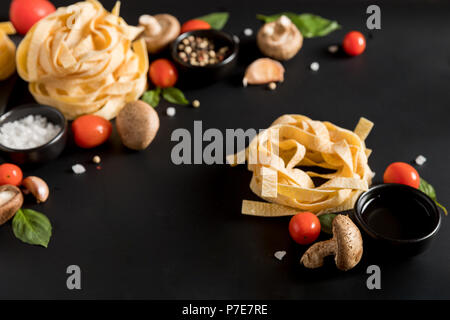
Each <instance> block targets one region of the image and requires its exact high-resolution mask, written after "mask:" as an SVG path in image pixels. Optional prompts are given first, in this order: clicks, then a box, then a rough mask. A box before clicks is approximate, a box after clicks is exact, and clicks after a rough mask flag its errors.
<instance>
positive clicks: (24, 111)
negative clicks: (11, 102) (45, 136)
mask: <svg viewBox="0 0 450 320" xmlns="http://www.w3.org/2000/svg"><path fill="white" fill-rule="evenodd" d="M29 115H41V116H43V117H45V118H47V119H48V121H50V122H52V123H53V124H55V125H59V126H60V127H61V131H60V132H59V133H58V134H57V135H56V136H55V137H54V138H53V139H52V140H50V141H49V142H47V143H46V144H44V145H42V146H39V147H36V148H32V149H25V150H18V149H11V148H8V147H6V146H4V145H1V144H0V153H1V154H2V156H3V157H4V158H7V159H9V160H11V161H12V162H14V163H16V164H18V165H24V164H27V165H33V164H42V163H45V162H48V161H50V160H53V159H56V158H57V157H58V156H59V155H60V154H61V152H62V151H63V150H64V148H65V146H66V143H67V131H68V126H67V120H66V118H65V117H64V115H63V114H62V113H61V112H60V111H59V110H57V109H55V108H52V107H49V106H44V105H40V104H28V105H24V106H20V107H17V108H14V109H12V110H11V111H9V112H7V113H5V114H4V115H2V116H1V117H0V127H1V126H2V125H3V124H5V123H8V122H12V121H16V120H20V119H23V118H25V117H26V116H29Z"/></svg>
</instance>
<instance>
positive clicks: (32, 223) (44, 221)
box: [12, 209, 52, 248]
mask: <svg viewBox="0 0 450 320" xmlns="http://www.w3.org/2000/svg"><path fill="white" fill-rule="evenodd" d="M12 228H13V232H14V235H15V236H16V238H18V239H20V240H22V241H23V242H25V243H28V244H36V245H41V246H43V247H45V248H47V246H48V243H49V241H50V237H51V236H52V225H51V223H50V221H49V220H48V218H47V217H46V216H45V215H43V214H42V213H39V212H37V211H34V210H30V209H21V210H19V211H18V212H17V213H16V215H15V216H14V219H13V221H12Z"/></svg>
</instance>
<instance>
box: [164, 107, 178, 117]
mask: <svg viewBox="0 0 450 320" xmlns="http://www.w3.org/2000/svg"><path fill="white" fill-rule="evenodd" d="M166 113H167V115H168V116H169V117H173V116H175V113H176V111H175V108H174V107H168V108H167V110H166Z"/></svg>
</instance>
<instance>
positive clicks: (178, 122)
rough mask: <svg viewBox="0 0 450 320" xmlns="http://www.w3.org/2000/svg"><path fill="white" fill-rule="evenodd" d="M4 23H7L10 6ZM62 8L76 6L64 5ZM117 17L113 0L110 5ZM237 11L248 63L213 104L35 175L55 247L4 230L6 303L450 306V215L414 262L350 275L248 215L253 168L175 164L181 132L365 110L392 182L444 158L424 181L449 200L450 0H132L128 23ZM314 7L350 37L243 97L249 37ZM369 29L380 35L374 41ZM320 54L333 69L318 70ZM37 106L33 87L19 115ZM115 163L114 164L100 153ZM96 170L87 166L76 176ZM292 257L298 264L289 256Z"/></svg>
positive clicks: (231, 25)
mask: <svg viewBox="0 0 450 320" xmlns="http://www.w3.org/2000/svg"><path fill="white" fill-rule="evenodd" d="M3 2H4V3H3V5H2V8H1V9H0V21H4V20H7V18H8V17H7V6H6V5H5V3H6V2H7V1H3ZM53 2H54V3H55V4H56V5H57V6H60V5H66V4H68V3H71V1H56V0H55V1H53ZM102 3H103V4H104V5H105V7H106V8H107V9H111V8H112V7H113V1H106V0H102ZM373 3H378V4H379V5H380V6H381V11H382V30H379V31H372V32H369V31H368V30H367V29H366V28H365V21H366V18H367V15H366V13H365V11H366V8H367V6H368V5H369V4H373ZM222 10H226V11H229V12H230V14H231V18H230V20H229V22H228V24H227V26H226V27H225V30H226V31H229V32H232V33H234V34H237V35H239V36H240V37H241V38H242V41H243V42H244V43H243V47H244V50H243V51H242V57H241V65H240V67H239V69H237V70H236V74H235V75H234V76H232V77H231V78H230V79H229V80H225V81H223V82H220V83H216V84H213V85H211V86H209V87H207V88H203V89H196V90H185V92H186V95H187V97H188V98H189V99H191V100H193V99H199V100H200V101H201V107H200V108H199V109H193V108H190V107H183V106H177V107H176V110H177V114H176V116H175V117H174V118H169V117H167V116H166V115H165V110H166V107H167V106H168V104H161V105H160V106H159V107H158V108H157V111H158V113H159V114H160V118H161V128H160V131H159V133H158V135H157V137H156V139H155V140H154V142H153V143H152V144H151V146H150V148H149V149H148V150H146V151H144V152H140V153H134V152H129V151H127V150H125V149H124V148H123V147H122V146H121V143H120V141H119V139H118V137H117V134H116V133H114V136H113V137H112V138H111V140H110V142H108V143H107V144H106V145H104V146H102V147H100V148H98V149H96V150H89V151H85V150H79V149H77V148H75V147H74V146H73V145H72V144H70V145H69V146H68V148H67V149H66V151H65V152H64V154H63V155H62V156H61V157H60V158H59V159H58V160H56V161H54V162H52V163H49V164H47V165H45V166H43V167H41V168H38V169H33V170H28V171H26V174H27V175H31V174H35V175H39V176H41V177H43V178H45V179H46V180H47V181H48V183H49V184H50V186H51V192H52V193H51V199H50V200H49V201H48V202H47V203H46V204H44V205H41V206H33V205H32V201H31V200H30V201H29V203H28V207H33V208H36V209H38V210H39V211H42V212H45V213H46V214H47V215H48V217H49V218H50V220H51V221H52V224H53V236H52V239H51V242H50V245H49V248H48V249H44V248H41V247H33V246H29V245H26V244H23V243H21V242H20V241H19V240H17V239H16V238H15V237H14V235H13V233H12V229H11V226H10V223H9V224H6V225H4V226H3V227H1V228H0V274H1V284H0V298H3V299H5V298H8V299H18V298H27V299H28V298H33V299H37V298H39V299H47V298H51V299H54V298H60V299H100V298H101V299H124V298H125V299H381V298H383V299H416V298H422V299H441V298H447V299H448V298H450V273H449V267H450V257H449V252H450V230H449V224H448V221H447V219H448V218H444V219H443V224H442V228H441V230H440V232H439V234H438V235H437V237H436V240H435V242H434V243H433V246H432V247H431V248H430V249H429V250H428V251H427V252H425V253H424V254H422V255H420V256H417V257H414V258H411V259H403V260H393V259H391V258H388V257H381V258H380V257H375V255H374V254H373V252H372V254H371V252H370V251H368V250H366V252H365V254H364V257H363V259H362V261H361V263H360V264H359V265H358V266H357V267H356V268H355V269H353V270H351V271H349V272H346V273H343V272H340V271H337V270H335V268H334V266H333V265H332V264H330V265H328V266H327V267H325V268H323V269H321V270H316V271H310V270H306V269H304V268H303V267H301V266H300V265H299V263H298V261H299V259H300V256H301V254H302V252H303V251H304V250H305V248H303V247H300V246H297V245H295V244H293V242H292V241H291V240H290V238H289V234H288V232H287V226H288V221H289V219H288V218H280V219H264V218H256V217H246V216H242V215H241V214H240V209H241V201H242V199H254V200H256V197H255V196H254V195H253V194H252V193H251V191H250V190H249V187H248V184H249V182H250V177H251V175H250V173H249V172H248V171H247V170H246V168H245V167H244V166H240V167H238V168H229V167H227V166H225V165H212V166H207V165H182V166H175V165H173V164H172V162H171V158H170V153H171V149H172V148H173V146H174V145H175V143H174V142H171V141H170V135H171V133H172V131H173V130H175V129H176V128H186V129H188V130H190V131H191V132H192V131H193V122H194V120H202V121H203V128H204V130H206V129H207V128H218V129H220V130H221V131H222V132H224V131H225V129H226V128H244V129H247V128H265V127H267V126H268V125H270V123H271V122H272V121H273V120H274V119H276V118H277V117H278V116H280V115H282V114H285V113H299V114H304V115H307V116H309V117H311V118H312V119H317V120H329V121H331V122H333V123H335V124H337V125H340V126H342V127H345V128H349V129H353V128H354V126H355V125H356V123H357V121H358V119H359V117H361V116H365V117H367V118H369V119H371V120H372V121H374V122H375V128H374V130H373V131H372V133H371V135H370V136H369V138H368V140H367V144H368V147H369V148H372V149H373V150H374V152H373V154H372V155H371V157H370V160H369V163H370V166H371V168H372V169H373V170H374V171H375V172H376V173H377V175H376V177H375V181H376V182H379V181H380V179H381V176H382V173H383V170H384V169H385V167H386V166H387V165H388V164H389V163H391V162H393V161H406V162H409V161H411V160H413V159H414V158H415V157H416V156H417V155H419V154H423V155H425V156H426V157H427V159H428V161H427V162H426V164H425V165H424V166H422V167H421V168H420V169H419V173H420V174H421V175H422V176H423V177H425V178H426V179H427V180H428V181H430V182H431V183H432V184H433V185H434V186H435V188H436V190H437V192H438V198H440V200H441V202H442V203H443V204H444V205H449V206H450V203H449V202H448V194H449V192H450V186H449V184H448V181H449V180H450V173H449V167H448V164H449V161H450V152H449V149H448V146H449V142H448V141H449V138H450V127H449V116H450V112H449V109H448V108H449V107H450V105H449V101H450V99H449V98H450V90H449V84H450V42H449V41H448V38H449V36H450V23H449V21H448V17H449V16H450V15H449V14H450V3H449V2H443V1H426V2H425V1H424V2H416V1H408V2H406V1H405V2H393V1H386V2H361V1H359V2H354V1H353V2H351V1H341V2H339V4H338V3H335V2H331V1H330V2H325V1H302V2H300V1H287V0H277V1H273V0H262V1H257V2H250V1H230V0H228V1H224V0H219V1H179V0H164V1H137V0H126V1H123V2H122V16H123V17H124V18H125V19H126V21H127V22H129V23H130V24H136V23H137V20H138V17H139V15H141V14H144V13H150V14H155V13H161V12H168V13H172V14H174V15H176V16H177V17H178V18H179V19H180V20H181V21H185V20H187V19H190V18H194V17H197V16H200V15H203V14H207V13H210V12H213V11H222ZM281 11H295V12H299V13H300V12H311V13H315V14H319V15H322V16H324V17H328V18H331V19H336V20H338V21H339V22H340V23H341V24H342V26H343V28H342V29H341V30H339V31H337V32H334V33H332V34H331V35H329V36H327V37H324V38H317V39H307V40H305V42H304V46H303V48H302V50H301V51H300V53H299V54H298V55H297V56H296V57H295V58H294V59H293V60H291V61H289V62H286V63H285V64H284V65H285V67H286V70H287V71H286V80H285V82H284V83H283V84H282V85H280V86H279V88H278V89H277V90H276V91H275V92H270V91H268V90H265V89H264V88H263V87H250V88H242V87H241V86H240V79H241V77H242V74H243V71H244V68H245V65H246V64H247V63H248V62H249V61H251V60H253V59H254V58H256V57H258V52H257V50H256V49H255V48H254V42H253V39H250V40H249V39H247V38H246V37H244V36H243V35H242V31H243V30H244V29H245V28H247V27H250V28H252V29H253V30H255V31H256V30H257V29H258V28H259V26H260V25H261V24H260V22H259V21H257V20H256V18H255V15H256V14H257V13H263V14H272V13H278V12H281ZM352 29H357V30H361V31H363V33H364V34H366V35H367V36H368V37H367V38H368V45H367V50H366V52H365V53H364V54H363V55H362V56H359V57H356V58H345V57H339V56H332V55H330V54H329V53H327V51H326V48H327V47H328V46H329V45H331V44H335V43H339V42H340V41H341V39H342V38H343V36H344V34H345V33H346V32H347V31H350V30H352ZM369 33H370V34H371V36H370V37H369ZM313 61H318V62H319V63H320V70H319V72H317V73H314V72H312V71H310V70H309V65H310V63H311V62H313ZM28 101H32V98H31V97H30V95H29V93H28V91H27V89H26V86H25V84H24V83H23V82H18V83H17V85H16V87H15V91H14V93H13V96H12V97H11V99H10V103H9V107H13V106H15V105H18V104H20V103H23V102H28ZM96 154H99V155H100V156H101V157H102V159H103V162H102V169H101V170H96V168H95V165H93V164H91V163H90V159H91V158H92V157H93V156H94V155H96ZM75 163H82V164H84V165H85V166H86V168H87V173H85V174H84V175H80V176H75V175H74V174H73V173H72V172H71V166H72V165H73V164H75ZM277 250H286V251H287V256H286V257H285V259H284V260H283V261H281V262H280V261H278V260H277V259H275V258H274V257H273V254H274V252H275V251H277ZM72 264H76V265H79V266H80V267H81V270H82V290H79V291H76V290H74V291H70V290H68V289H67V288H66V278H67V274H66V268H67V266H69V265H72ZM371 264H377V265H379V266H380V267H381V272H382V289H381V290H374V291H370V290H368V289H367V288H366V279H367V277H368V275H367V274H366V268H367V267H368V266H369V265H371Z"/></svg>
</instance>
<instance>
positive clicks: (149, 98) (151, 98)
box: [141, 88, 161, 108]
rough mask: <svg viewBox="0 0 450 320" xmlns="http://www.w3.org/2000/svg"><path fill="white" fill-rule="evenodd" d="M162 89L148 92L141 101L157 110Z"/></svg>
mask: <svg viewBox="0 0 450 320" xmlns="http://www.w3.org/2000/svg"><path fill="white" fill-rule="evenodd" d="M160 93H161V89H160V88H156V89H153V90H149V91H146V92H145V93H144V95H143V96H142V98H141V100H142V101H144V102H146V103H148V104H149V105H151V106H152V107H153V108H156V107H157V106H158V104H159V99H160V97H159V96H160Z"/></svg>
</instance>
